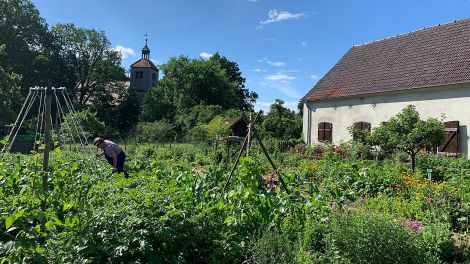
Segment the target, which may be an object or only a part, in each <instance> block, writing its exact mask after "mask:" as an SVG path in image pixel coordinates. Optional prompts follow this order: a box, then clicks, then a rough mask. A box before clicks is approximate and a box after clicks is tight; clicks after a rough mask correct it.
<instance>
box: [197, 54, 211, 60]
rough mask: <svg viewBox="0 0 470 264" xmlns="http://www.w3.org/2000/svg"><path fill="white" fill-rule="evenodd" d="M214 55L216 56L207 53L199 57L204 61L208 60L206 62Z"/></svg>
mask: <svg viewBox="0 0 470 264" xmlns="http://www.w3.org/2000/svg"><path fill="white" fill-rule="evenodd" d="M212 55H214V54H210V53H207V52H201V53H199V57H201V58H203V59H206V60H208V59H209V58H210V57H212Z"/></svg>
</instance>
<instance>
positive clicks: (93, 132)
mask: <svg viewBox="0 0 470 264" xmlns="http://www.w3.org/2000/svg"><path fill="white" fill-rule="evenodd" d="M105 134H106V128H105V125H104V123H103V122H101V121H100V120H98V118H97V117H96V113H93V112H91V111H90V110H83V111H80V112H77V113H69V114H67V115H66V116H65V117H64V120H63V123H62V125H61V130H60V136H61V137H63V138H61V140H63V141H64V142H66V143H73V142H80V140H79V136H81V137H82V138H83V136H85V137H86V138H92V137H94V136H104V135H105Z"/></svg>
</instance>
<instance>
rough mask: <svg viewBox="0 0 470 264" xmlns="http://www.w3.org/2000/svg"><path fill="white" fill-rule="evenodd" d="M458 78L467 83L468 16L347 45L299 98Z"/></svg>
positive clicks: (321, 97) (440, 83) (418, 85)
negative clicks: (332, 65) (329, 67)
mask: <svg viewBox="0 0 470 264" xmlns="http://www.w3.org/2000/svg"><path fill="white" fill-rule="evenodd" d="M460 83H470V19H463V20H459V21H455V22H451V23H448V24H443V25H438V26H433V27H430V28H425V29H422V30H418V31H414V32H410V33H407V34H404V35H398V36H396V37H391V38H387V39H383V40H379V41H374V42H371V43H368V44H363V45H357V46H353V47H352V48H351V49H350V50H349V51H348V52H347V53H346V54H345V55H344V57H343V58H341V60H339V61H338V63H337V64H336V65H335V66H334V67H333V68H332V69H331V70H330V71H329V72H328V73H327V74H326V75H325V76H324V77H323V78H322V79H321V80H320V81H319V82H318V83H317V84H316V85H315V86H314V87H313V88H312V89H311V90H310V91H309V92H308V93H307V95H305V96H304V98H303V99H302V100H304V101H316V100H324V99H331V98H338V97H346V96H359V95H365V94H374V93H383V92H393V91H403V90H410V89H415V88H427V87H436V86H443V85H451V84H460Z"/></svg>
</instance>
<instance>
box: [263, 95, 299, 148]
mask: <svg viewBox="0 0 470 264" xmlns="http://www.w3.org/2000/svg"><path fill="white" fill-rule="evenodd" d="M263 127H264V130H265V133H267V134H268V135H269V136H271V137H274V138H277V139H285V140H287V139H298V138H300V135H301V132H302V119H301V117H300V115H298V114H296V113H295V112H294V111H292V110H290V109H288V108H286V107H285V106H284V101H282V100H280V99H276V101H275V102H274V103H273V104H272V105H271V106H270V109H269V112H268V113H267V115H266V116H265V117H264V118H263Z"/></svg>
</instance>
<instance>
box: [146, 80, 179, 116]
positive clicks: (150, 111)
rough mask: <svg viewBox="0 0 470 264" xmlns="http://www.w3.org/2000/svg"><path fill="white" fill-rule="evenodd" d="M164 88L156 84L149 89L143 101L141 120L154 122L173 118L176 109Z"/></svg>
mask: <svg viewBox="0 0 470 264" xmlns="http://www.w3.org/2000/svg"><path fill="white" fill-rule="evenodd" d="M170 100H171V98H170V97H169V94H168V93H167V92H166V91H165V89H164V88H163V87H161V86H157V87H155V88H153V89H151V90H150V91H149V92H148V93H147V95H146V97H145V99H144V102H143V105H142V115H141V120H142V121H145V122H154V121H158V120H162V119H165V120H173V119H174V118H175V114H176V112H175V111H176V109H175V106H174V105H173V103H172V102H171V101H170Z"/></svg>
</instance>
